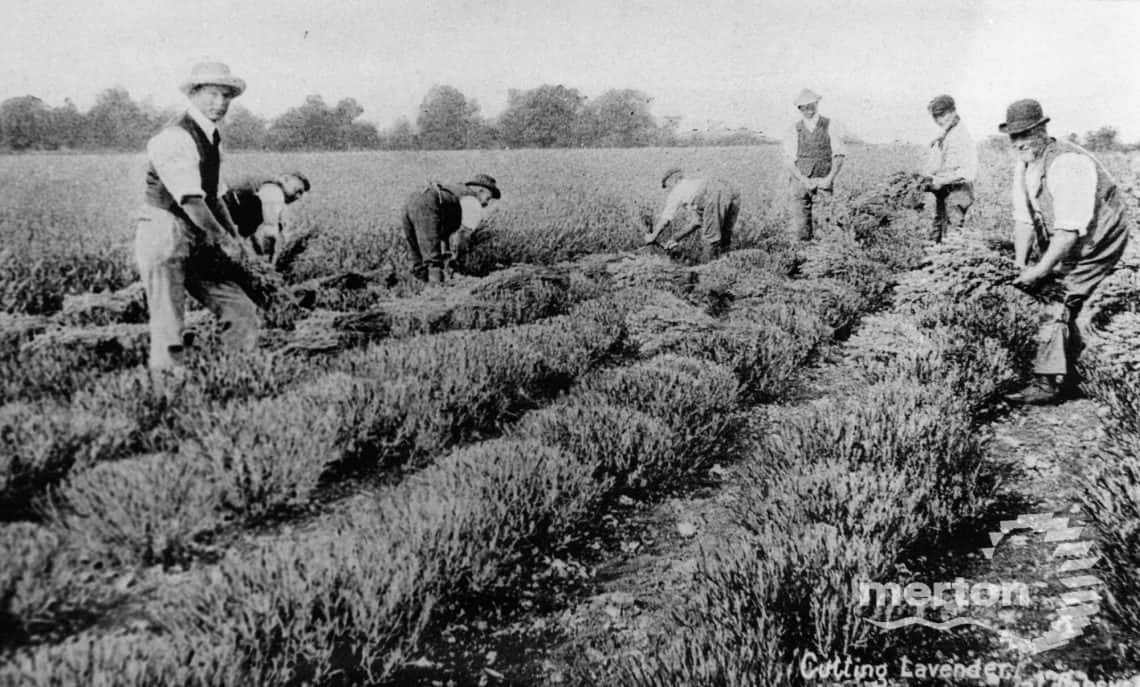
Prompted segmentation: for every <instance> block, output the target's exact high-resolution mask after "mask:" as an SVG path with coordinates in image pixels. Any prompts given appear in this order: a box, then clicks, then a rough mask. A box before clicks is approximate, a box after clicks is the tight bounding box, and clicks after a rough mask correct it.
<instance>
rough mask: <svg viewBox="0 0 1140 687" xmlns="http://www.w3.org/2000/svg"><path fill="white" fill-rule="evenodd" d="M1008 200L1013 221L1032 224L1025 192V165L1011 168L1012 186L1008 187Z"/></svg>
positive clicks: (1016, 165)
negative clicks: (1010, 204)
mask: <svg viewBox="0 0 1140 687" xmlns="http://www.w3.org/2000/svg"><path fill="white" fill-rule="evenodd" d="M1009 199H1010V202H1011V203H1012V206H1013V221H1014V222H1021V223H1023V224H1033V218H1032V216H1030V214H1029V197H1028V196H1027V195H1026V190H1025V165H1023V164H1015V165H1014V166H1013V184H1012V185H1011V186H1010V192H1009Z"/></svg>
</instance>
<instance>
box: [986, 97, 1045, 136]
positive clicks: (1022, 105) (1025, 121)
mask: <svg viewBox="0 0 1140 687" xmlns="http://www.w3.org/2000/svg"><path fill="white" fill-rule="evenodd" d="M1048 121H1049V118H1048V117H1046V116H1045V112H1044V111H1042V109H1041V103H1039V102H1037V101H1036V100H1033V99H1031V98H1026V99H1025V100H1018V101H1016V102H1014V103H1012V104H1011V105H1010V106H1009V107H1008V108H1007V109H1006V111H1005V121H1004V122H1002V123H1001V124H998V131H1000V132H1002V133H1003V134H1008V135H1010V136H1016V135H1017V134H1020V133H1024V132H1026V131H1029V130H1030V129H1032V128H1033V127H1035V126H1037V125H1038V124H1044V123H1045V122H1048Z"/></svg>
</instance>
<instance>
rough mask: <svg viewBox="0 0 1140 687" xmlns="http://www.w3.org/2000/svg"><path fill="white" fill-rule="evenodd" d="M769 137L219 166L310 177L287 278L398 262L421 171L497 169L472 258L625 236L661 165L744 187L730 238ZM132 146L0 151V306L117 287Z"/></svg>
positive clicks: (775, 175)
mask: <svg viewBox="0 0 1140 687" xmlns="http://www.w3.org/2000/svg"><path fill="white" fill-rule="evenodd" d="M778 155H779V154H778V148H777V147H775V146H766V147H762V148H718V149H712V148H696V149H676V148H662V149H637V150H581V151H578V150H553V151H539V150H523V151H475V152H464V151H460V152H438V153H434V152H433V153H320V154H231V155H228V156H226V158H225V162H224V164H223V176H224V178H226V179H231V180H232V179H240V178H242V177H243V176H244V175H246V174H270V175H272V174H275V173H277V172H279V171H281V170H287V169H300V170H303V171H304V172H305V173H306V174H308V175H309V177H310V179H311V180H312V181H313V183H314V186H315V189H314V191H313V192H312V193H311V194H309V195H308V196H307V197H306V198H305V199H304V200H303V201H302V202H301V203H300V204H299V205H298V206H296V208H295V210H296V212H295V217H296V221H297V223H298V224H299V225H312V226H316V227H318V228H320V229H321V230H322V232H323V233H322V236H321V238H320V239H319V240H318V241H317V243H316V244H315V246H314V248H313V249H312V250H310V251H308V254H307V255H306V256H303V258H302V260H301V262H300V264H299V265H297V268H296V271H295V277H296V278H297V279H298V280H302V279H305V278H309V277H312V276H316V275H322V274H330V273H334V272H337V271H339V270H365V269H374V268H378V267H381V266H383V264H384V263H385V261H387V260H389V259H391V260H392V261H393V262H394V263H395V265H396V266H397V267H399V268H400V269H406V260H405V258H404V255H405V249H404V239H403V237H402V233H401V232H400V231H399V226H400V225H399V219H398V215H399V209H400V207H401V206H402V204H403V201H404V200H405V199H406V197H407V196H408V194H410V193H411V192H413V191H415V190H417V189H419V188H422V186H423V184H424V183H425V182H426V181H427V180H428V179H439V180H443V181H453V180H463V179H466V178H468V177H469V176H471V175H472V174H475V173H477V172H480V171H486V172H487V173H490V174H491V175H492V176H494V177H495V178H496V179H497V180H498V182H499V184H500V186H501V188H502V189H503V190H504V197H503V199H502V201H501V202H500V203H498V207H497V208H496V209H495V210H494V214H493V215H492V217H493V219H492V220H491V225H492V227H491V228H492V229H494V231H492V232H490V233H491V234H492V235H493V236H495V238H494V245H493V246H489V247H488V249H489V250H488V251H487V252H486V253H484V255H485V257H484V259H483V260H482V262H483V263H484V264H481V265H478V266H479V267H482V268H483V269H489V268H490V267H491V266H492V265H491V264H490V263H491V262H492V260H493V259H499V260H503V261H504V262H520V261H522V262H540V261H541V262H549V261H558V260H565V259H568V258H572V257H575V256H577V255H582V254H586V253H591V252H599V251H601V252H605V251H612V250H617V249H627V248H634V247H636V246H637V245H639V240H638V235H639V233H640V231H641V230H642V227H643V222H644V221H645V220H644V219H643V218H645V217H648V216H649V215H650V214H651V213H652V212H654V211H655V210H656V209H657V208H658V207H659V205H660V203H661V201H662V200H663V196H662V193H661V189H660V186H659V179H660V176H661V174H662V173H663V172H664V170H666V169H667V168H669V167H670V166H672V165H675V164H680V165H683V166H685V167H686V168H689V169H692V170H693V171H694V172H697V171H702V170H703V171H707V172H710V173H714V174H719V175H722V176H723V177H724V178H726V179H728V180H731V181H732V182H733V183H735V184H737V185H738V187H739V188H740V190H741V193H742V211H741V217H740V219H739V222H738V227H737V231H736V238H737V241H738V243H739V245H741V246H744V247H747V246H748V245H749V243H750V242H751V241H752V239H751V236H752V235H753V234H754V233H755V232H757V231H759V230H760V228H762V227H765V226H776V225H778V224H781V223H782V222H783V219H784V217H785V210H784V206H783V197H782V193H783V189H784V179H785V176H786V173H785V172H784V171H782V167H781V164H780V161H779V156H778ZM916 156H917V153H916V151H914V150H913V149H911V148H893V147H886V146H874V147H859V148H856V149H855V150H854V152H853V154H852V160H851V162H850V163H849V164H850V169H849V170H848V172H847V173H845V175H844V178H843V180H842V181H841V183H840V187H841V189H848V190H860V189H861V188H863V187H866V186H867V185H873V184H874V183H876V182H877V181H878V180H880V179H882V178H883V177H885V176H886V175H887V174H888V173H889V172H891V171H895V170H897V169H908V168H910V167H911V166H913V164H915V161H916V160H917V157H916ZM144 166H145V160H144V158H143V157H142V156H140V155H114V156H87V155H75V156H50V155H48V156H18V157H17V156H4V157H0V183H2V184H3V187H4V188H5V194H6V195H5V198H4V199H3V201H2V202H0V231H2V235H3V236H4V238H5V240H4V244H3V246H2V247H0V274H3V277H0V311H4V310H7V311H16V312H18V311H26V310H31V311H37V310H42V309H44V308H45V307H47V308H48V309H49V310H50V307H51V306H50V303H44V301H50V300H51V299H52V297H53V296H55V295H57V294H58V293H59V292H60V291H67V292H73V293H78V292H83V291H90V290H102V289H103V288H105V287H106V286H111V287H112V288H118V287H121V286H123V285H124V284H126V283H127V282H129V281H130V280H132V279H133V278H134V277H133V276H132V273H133V270H134V267H133V258H132V257H131V256H132V252H131V251H132V248H131V242H132V240H133V235H134V222H133V217H134V216H135V212H136V209H137V208H138V207H139V206H140V204H141V202H142V200H141V199H142V191H141V189H142V187H143V181H142V180H143V174H144V171H145V168H144Z"/></svg>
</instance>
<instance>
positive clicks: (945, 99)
mask: <svg viewBox="0 0 1140 687" xmlns="http://www.w3.org/2000/svg"><path fill="white" fill-rule="evenodd" d="M926 108H927V109H928V110H930V114H932V115H934V116H935V117H940V116H942V115H944V114H946V113H947V112H950V111H952V110H954V109H956V108H955V106H954V99H953V98H951V97H950V96H948V95H946V94H945V93H943V94H942V95H936V96H934V98H933V99H932V100H931V101H930V104H928V105H927V106H926Z"/></svg>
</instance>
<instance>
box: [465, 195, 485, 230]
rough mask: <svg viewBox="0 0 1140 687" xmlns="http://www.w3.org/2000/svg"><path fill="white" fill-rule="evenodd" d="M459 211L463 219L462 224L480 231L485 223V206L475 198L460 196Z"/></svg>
mask: <svg viewBox="0 0 1140 687" xmlns="http://www.w3.org/2000/svg"><path fill="white" fill-rule="evenodd" d="M459 209H460V212H461V213H462V216H463V218H462V219H461V220H460V222H461V223H462V224H463V226H465V227H467V228H468V229H478V228H479V223H480V222H482V221H483V214H484V212H483V206H482V205H481V204H480V203H479V199H478V198H476V197H475V196H460V197H459Z"/></svg>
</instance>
